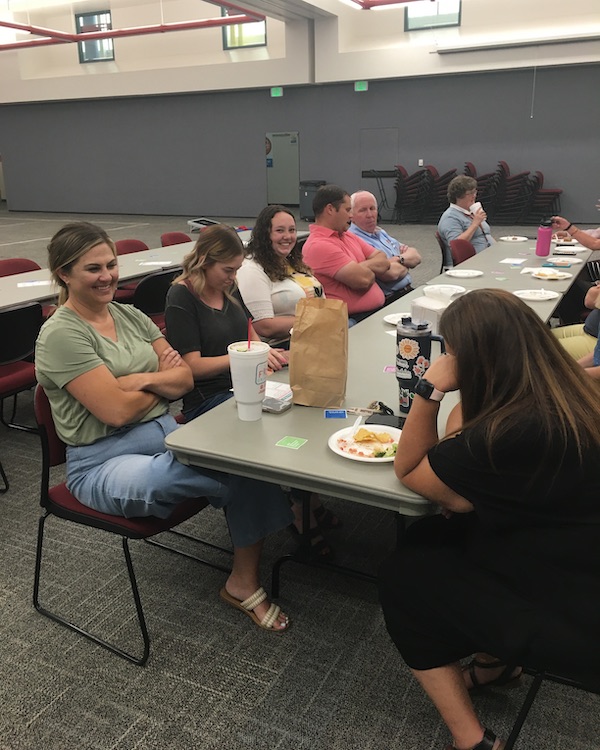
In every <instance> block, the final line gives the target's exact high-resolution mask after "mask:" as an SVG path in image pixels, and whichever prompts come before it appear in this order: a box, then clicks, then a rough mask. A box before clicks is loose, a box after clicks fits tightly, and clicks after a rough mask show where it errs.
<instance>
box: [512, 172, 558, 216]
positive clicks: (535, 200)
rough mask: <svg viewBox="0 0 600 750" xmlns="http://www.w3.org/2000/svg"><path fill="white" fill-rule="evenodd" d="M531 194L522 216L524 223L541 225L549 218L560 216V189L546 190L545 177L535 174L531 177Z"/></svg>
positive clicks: (540, 173)
mask: <svg viewBox="0 0 600 750" xmlns="http://www.w3.org/2000/svg"><path fill="white" fill-rule="evenodd" d="M529 181H530V184H531V193H530V196H529V202H528V204H527V206H526V207H525V209H524V211H523V214H522V216H521V221H523V223H526V224H529V223H535V224H537V223H539V222H540V221H541V220H542V219H544V218H546V217H548V216H554V215H556V214H560V196H561V195H562V190H561V189H560V188H544V175H543V174H542V172H535V174H533V175H532V176H531V177H530V180H529Z"/></svg>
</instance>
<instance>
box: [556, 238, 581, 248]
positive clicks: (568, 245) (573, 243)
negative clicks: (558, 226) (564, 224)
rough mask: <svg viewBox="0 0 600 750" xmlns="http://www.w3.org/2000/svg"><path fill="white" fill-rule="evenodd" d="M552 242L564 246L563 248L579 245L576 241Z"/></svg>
mask: <svg viewBox="0 0 600 750" xmlns="http://www.w3.org/2000/svg"><path fill="white" fill-rule="evenodd" d="M552 242H556V244H557V245H559V246H560V245H564V246H565V247H572V246H573V245H579V241H578V240H576V239H570V240H566V239H564V238H563V239H556V240H555V239H553V240H552Z"/></svg>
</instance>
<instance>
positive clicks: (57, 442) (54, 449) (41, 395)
mask: <svg viewBox="0 0 600 750" xmlns="http://www.w3.org/2000/svg"><path fill="white" fill-rule="evenodd" d="M33 409H34V412H35V421H36V422H37V425H38V429H39V433H40V439H41V441H42V460H43V461H44V467H45V469H44V476H47V474H48V471H47V469H49V468H50V467H51V466H60V465H61V464H64V463H65V461H66V446H65V444H64V443H63V441H62V440H61V439H60V438H59V437H58V434H57V432H56V427H55V425H54V419H53V417H52V409H51V408H50V402H49V401H48V396H47V395H46V391H45V390H44V389H43V388H42V386H41V385H39V384H38V385H37V386H36V389H35V395H34V397H33Z"/></svg>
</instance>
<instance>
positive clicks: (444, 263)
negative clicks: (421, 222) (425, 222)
mask: <svg viewBox="0 0 600 750" xmlns="http://www.w3.org/2000/svg"><path fill="white" fill-rule="evenodd" d="M435 238H436V240H437V243H438V245H439V246H440V250H441V251H442V265H441V268H440V273H442V271H443V270H444V266H448V265H450V264H449V263H448V262H447V259H446V254H447V250H446V246H445V245H444V240H443V239H442V235H441V234H440V233H439V232H436V233H435Z"/></svg>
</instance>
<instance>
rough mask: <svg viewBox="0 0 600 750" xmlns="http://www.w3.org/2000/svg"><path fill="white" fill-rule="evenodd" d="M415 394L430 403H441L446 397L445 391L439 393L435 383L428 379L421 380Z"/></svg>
mask: <svg viewBox="0 0 600 750" xmlns="http://www.w3.org/2000/svg"><path fill="white" fill-rule="evenodd" d="M415 393H416V394H417V395H419V396H421V397H422V398H426V399H427V400H428V401H438V402H439V401H441V400H442V399H443V398H444V396H445V395H446V394H445V392H444V391H438V389H437V388H436V387H435V386H434V384H433V383H430V382H429V380H427V379H426V378H421V379H420V380H419V381H418V383H417V385H416V386H415Z"/></svg>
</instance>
